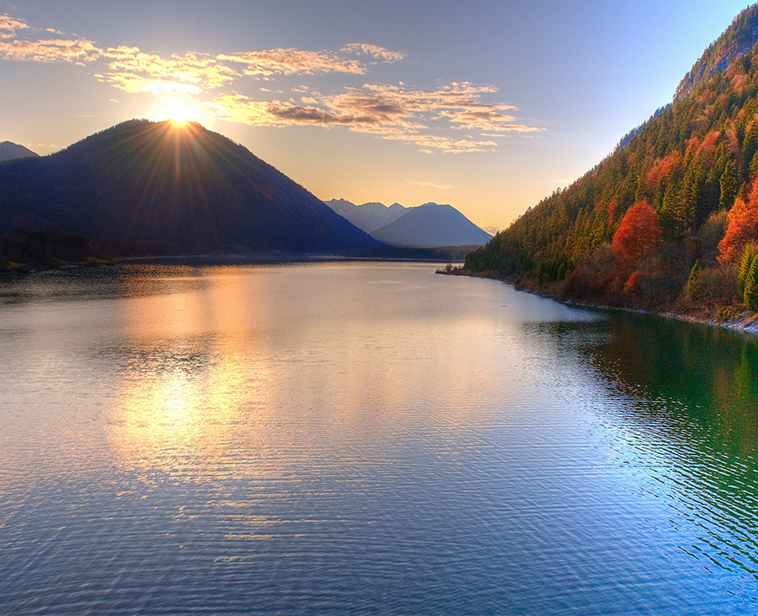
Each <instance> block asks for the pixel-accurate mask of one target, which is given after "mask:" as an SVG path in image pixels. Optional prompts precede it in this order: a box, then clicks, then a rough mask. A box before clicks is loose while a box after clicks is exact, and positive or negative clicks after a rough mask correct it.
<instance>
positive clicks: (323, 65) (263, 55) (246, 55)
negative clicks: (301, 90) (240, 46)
mask: <svg viewBox="0 0 758 616" xmlns="http://www.w3.org/2000/svg"><path fill="white" fill-rule="evenodd" d="M218 60H220V61H226V62H232V63H235V64H242V65H244V68H243V69H242V72H243V74H245V75H251V76H255V77H271V76H272V75H296V74H305V75H314V74H316V73H348V74H353V75H363V74H364V73H365V72H366V70H367V69H366V66H365V65H363V64H361V63H360V62H359V61H358V60H354V59H351V58H345V57H342V56H339V55H338V54H336V53H331V52H328V51H304V50H301V49H269V50H265V51H246V52H240V53H234V54H221V55H219V56H218Z"/></svg>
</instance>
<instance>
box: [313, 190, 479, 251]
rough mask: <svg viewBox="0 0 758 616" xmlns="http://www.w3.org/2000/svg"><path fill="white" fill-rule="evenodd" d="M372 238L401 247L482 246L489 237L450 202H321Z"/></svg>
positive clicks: (337, 200)
mask: <svg viewBox="0 0 758 616" xmlns="http://www.w3.org/2000/svg"><path fill="white" fill-rule="evenodd" d="M325 203H326V204H327V205H328V206H329V207H330V208H332V209H333V210H334V211H335V212H337V213H338V214H340V215H341V216H344V217H345V218H347V219H348V220H349V221H350V222H352V223H353V224H354V225H355V226H357V227H359V228H361V229H363V230H364V231H366V232H367V233H369V234H370V235H371V236H372V237H373V238H375V239H377V240H380V241H382V242H387V243H389V244H397V245H402V246H419V247H431V246H483V245H484V244H486V243H487V242H488V241H489V240H490V239H492V236H490V235H489V234H488V233H487V232H485V231H483V230H482V229H480V228H479V227H477V226H476V225H475V224H474V223H472V222H471V221H470V220H469V219H468V218H466V217H465V216H464V215H463V214H461V213H460V212H459V211H458V210H456V209H455V208H454V207H452V206H450V205H439V204H437V203H425V204H424V205H420V206H418V207H411V208H407V207H404V206H402V205H400V204H399V203H394V204H392V205H391V206H389V207H387V206H385V205H383V204H381V203H375V202H372V203H364V204H363V205H355V204H353V203H351V202H350V201H347V200H345V199H332V200H331V201H326V202H325Z"/></svg>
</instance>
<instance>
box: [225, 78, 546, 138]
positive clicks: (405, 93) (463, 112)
mask: <svg viewBox="0 0 758 616" xmlns="http://www.w3.org/2000/svg"><path fill="white" fill-rule="evenodd" d="M493 91H494V88H492V87H491V86H473V85H471V84H469V83H453V84H450V85H448V86H444V87H442V88H439V89H437V90H433V91H424V90H412V89H408V88H405V87H404V86H402V85H399V86H394V85H383V84H366V85H364V86H363V88H362V89H356V88H348V89H346V90H345V91H344V92H342V93H339V94H335V95H331V96H323V97H321V98H317V97H315V96H313V95H312V94H311V95H308V96H304V97H303V98H302V99H301V103H302V104H297V103H295V102H294V101H291V100H290V101H255V100H252V99H250V98H248V97H246V96H244V95H241V94H237V93H235V94H225V95H221V96H219V97H217V98H216V99H214V101H213V102H212V103H210V107H211V108H212V109H213V111H214V113H215V114H216V115H217V117H218V118H219V119H225V120H229V121H233V122H243V123H245V124H250V125H253V126H287V125H310V126H323V127H330V126H347V127H348V128H350V130H352V131H355V132H361V133H370V134H374V135H377V136H379V137H382V138H383V139H391V140H396V141H407V142H411V143H415V144H416V145H418V146H419V147H420V148H421V149H422V151H428V152H431V151H434V150H437V151H440V150H441V151H444V152H454V153H461V152H481V151H485V150H489V149H491V148H493V147H495V146H496V145H497V144H496V142H494V141H491V140H489V139H481V138H467V139H458V138H452V137H447V136H443V135H438V134H430V131H431V130H432V129H431V124H432V122H433V121H435V122H439V120H448V128H459V126H458V125H457V124H461V123H464V122H467V123H468V128H471V129H474V130H476V131H479V132H481V130H482V129H488V130H493V131H503V130H514V131H519V132H521V131H524V130H526V131H533V130H538V129H536V128H533V127H528V126H525V125H520V124H513V123H512V121H513V120H514V118H513V117H512V116H509V115H504V114H502V111H503V110H508V109H513V107H511V106H507V105H497V104H491V105H490V104H486V103H482V102H481V100H480V99H481V96H482V94H485V93H489V92H493ZM467 114H468V115H467Z"/></svg>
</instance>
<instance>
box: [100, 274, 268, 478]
mask: <svg viewBox="0 0 758 616" xmlns="http://www.w3.org/2000/svg"><path fill="white" fill-rule="evenodd" d="M200 280H201V281H202V282H207V283H208V284H203V285H202V286H201V287H200V288H199V289H194V290H190V291H188V292H179V293H169V294H165V295H164V294H159V295H153V296H149V297H141V298H137V299H132V300H130V301H128V302H125V309H124V310H125V312H124V314H123V315H122V320H123V323H124V333H125V338H126V340H125V345H126V348H128V349H130V356H129V358H128V361H127V369H126V372H125V374H124V375H123V378H122V380H121V383H120V388H119V392H118V394H117V397H116V399H117V402H116V407H115V409H114V412H113V420H112V422H111V430H110V434H109V437H110V441H111V445H112V447H113V448H114V450H115V451H116V452H117V455H118V457H119V458H120V459H121V461H122V463H124V464H125V465H126V466H129V467H132V468H143V469H144V468H150V469H157V470H164V471H169V472H171V471H178V470H179V471H181V470H186V469H185V467H186V465H187V464H188V463H190V464H191V466H192V467H193V468H194V474H196V475H202V474H203V472H202V471H203V469H202V468H197V466H198V465H200V467H205V470H207V471H208V472H209V473H212V470H213V467H215V466H217V465H218V464H219V463H220V462H221V461H222V460H223V458H224V455H225V446H226V443H227V442H228V440H229V434H230V432H231V431H233V430H235V426H236V425H237V424H238V423H239V414H240V412H241V408H242V405H243V404H245V405H247V406H248V407H251V406H252V407H255V406H258V405H261V404H262V403H263V402H264V399H265V395H266V388H265V387H264V386H263V385H264V383H265V381H266V378H267V374H266V371H265V364H263V363H259V364H257V365H249V364H247V363H246V362H245V361H244V358H245V357H246V356H247V355H249V354H250V352H251V349H250V345H251V344H252V343H254V342H255V337H251V336H243V335H241V334H240V332H242V331H243V330H244V328H245V324H246V322H248V321H249V320H250V319H255V314H254V311H253V310H252V309H253V308H254V306H251V303H250V302H248V301H247V298H246V294H245V293H244V291H245V290H247V291H248V292H249V291H250V288H249V284H250V282H251V281H252V280H256V279H255V278H251V277H247V279H246V280H245V282H246V285H248V286H243V284H242V281H241V277H239V276H234V275H225V272H224V271H218V272H215V273H214V276H213V277H212V278H211V279H210V280H205V279H200ZM253 291H255V289H253ZM196 478H199V477H196Z"/></svg>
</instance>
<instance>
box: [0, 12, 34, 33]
mask: <svg viewBox="0 0 758 616" xmlns="http://www.w3.org/2000/svg"><path fill="white" fill-rule="evenodd" d="M28 28H29V26H28V25H27V24H25V23H24V22H23V21H21V20H19V19H14V18H13V17H11V16H10V15H8V14H6V13H2V14H0V39H8V38H13V37H14V36H15V35H16V31H17V30H26V29H28Z"/></svg>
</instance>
